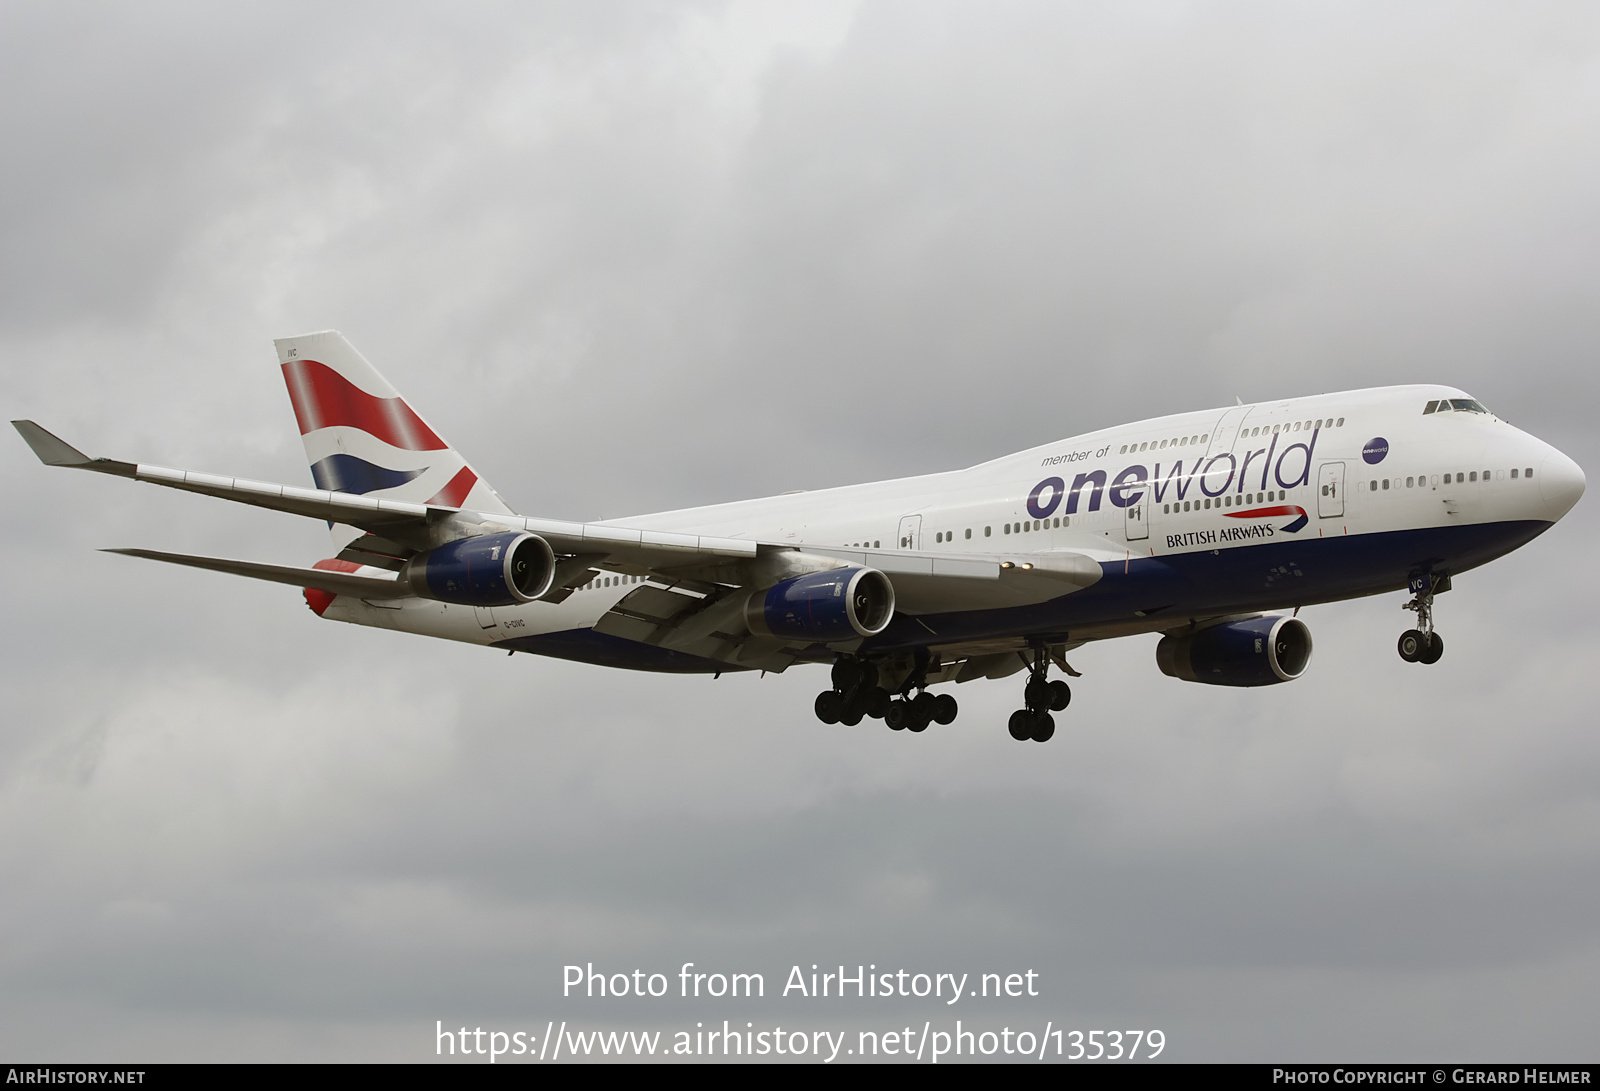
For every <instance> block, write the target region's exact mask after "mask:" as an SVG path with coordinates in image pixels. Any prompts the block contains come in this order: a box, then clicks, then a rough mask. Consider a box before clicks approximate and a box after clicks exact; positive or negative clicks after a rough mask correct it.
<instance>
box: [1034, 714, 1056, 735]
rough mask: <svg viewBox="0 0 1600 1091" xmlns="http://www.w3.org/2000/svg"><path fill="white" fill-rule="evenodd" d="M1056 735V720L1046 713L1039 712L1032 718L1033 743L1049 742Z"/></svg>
mask: <svg viewBox="0 0 1600 1091" xmlns="http://www.w3.org/2000/svg"><path fill="white" fill-rule="evenodd" d="M1055 733H1056V718H1055V717H1054V716H1052V715H1050V713H1048V712H1040V713H1038V714H1037V715H1035V716H1034V718H1033V735H1032V738H1033V741H1034V742H1049V741H1050V739H1051V737H1052V736H1053V735H1055Z"/></svg>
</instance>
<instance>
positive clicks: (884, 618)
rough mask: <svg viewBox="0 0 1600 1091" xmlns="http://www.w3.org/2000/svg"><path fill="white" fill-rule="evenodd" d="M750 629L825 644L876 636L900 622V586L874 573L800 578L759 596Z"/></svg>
mask: <svg viewBox="0 0 1600 1091" xmlns="http://www.w3.org/2000/svg"><path fill="white" fill-rule="evenodd" d="M744 617H745V624H747V625H748V626H749V627H750V631H751V632H753V633H756V634H758V635H760V636H775V637H780V638H782V639H784V640H809V641H813V642H819V643H823V644H829V643H833V642H835V641H841V640H856V639H859V638H860V637H864V636H875V635H877V634H878V633H881V632H883V631H884V630H885V629H887V628H888V627H889V622H890V621H891V620H892V619H893V618H894V585H893V584H891V583H890V582H889V577H888V576H885V575H884V574H883V573H882V572H879V571H877V570H875V569H871V568H836V569H833V570H832V571H828V572H812V573H810V574H808V575H805V576H796V577H795V578H794V579H791V580H784V581H783V582H782V583H780V584H776V585H774V586H772V587H769V588H767V589H766V590H765V591H756V592H753V593H752V594H751V595H750V597H749V599H747V600H746V601H745V607H744Z"/></svg>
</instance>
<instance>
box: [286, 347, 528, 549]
mask: <svg viewBox="0 0 1600 1091" xmlns="http://www.w3.org/2000/svg"><path fill="white" fill-rule="evenodd" d="M273 344H274V345H276V346H277V348H278V362H279V363H280V364H281V365H283V381H284V382H285V383H286V384H287V385H288V387H289V401H290V402H292V403H293V405H294V416H295V421H296V422H297V423H298V424H299V425H300V439H301V441H302V442H303V443H304V444H305V447H306V460H307V461H308V462H309V463H310V464H311V476H312V479H313V480H315V481H316V483H317V488H319V489H332V490H337V491H339V492H348V493H360V494H362V495H373V496H380V497H385V498H388V499H393V500H408V501H410V502H412V503H416V504H437V505H439V506H441V507H447V508H467V509H470V510H472V511H482V512H491V513H494V514H498V515H511V514H513V512H512V511H511V509H510V508H508V507H507V506H506V503H505V501H503V500H501V499H500V494H499V493H497V492H495V491H494V489H493V488H491V487H490V485H489V483H488V482H487V481H485V480H483V478H481V477H479V476H478V473H477V471H475V470H474V469H473V468H472V467H471V466H469V465H467V460H466V459H464V458H462V457H461V456H460V455H459V454H457V453H456V450H455V448H453V447H451V446H450V445H449V444H448V443H446V442H445V441H444V440H443V439H441V438H440V436H439V433H437V432H435V431H434V430H433V429H432V428H430V427H429V426H428V423H427V422H426V421H424V420H423V419H422V418H421V417H420V416H418V415H417V413H416V411H415V410H413V409H412V408H411V407H410V406H409V405H407V404H406V401H405V399H404V398H402V397H401V396H400V392H399V391H398V390H396V389H395V388H394V387H392V386H390V385H389V382H388V380H386V379H385V378H384V377H383V376H382V375H379V374H378V370H377V368H375V367H373V366H372V365H371V364H369V363H367V361H366V359H365V357H363V356H362V355H361V354H360V353H359V352H357V351H356V350H355V349H354V348H353V347H351V345H350V342H348V341H346V340H345V339H344V337H343V336H342V335H341V334H339V332H338V331H336V330H324V331H323V332H321V333H306V334H301V335H300V336H298V337H285V338H282V339H281V340H278V341H274V342H273ZM332 531H333V542H334V546H335V548H338V549H342V548H344V547H345V546H346V545H348V544H349V543H350V542H351V541H352V540H354V539H355V538H357V537H358V536H360V534H361V531H359V530H357V529H356V528H355V527H350V526H345V525H343V524H334V525H333V527H332Z"/></svg>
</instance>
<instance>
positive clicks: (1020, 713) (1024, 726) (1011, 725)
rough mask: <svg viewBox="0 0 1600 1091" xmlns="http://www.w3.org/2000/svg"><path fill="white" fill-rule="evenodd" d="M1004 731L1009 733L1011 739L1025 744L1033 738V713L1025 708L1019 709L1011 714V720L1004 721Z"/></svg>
mask: <svg viewBox="0 0 1600 1091" xmlns="http://www.w3.org/2000/svg"><path fill="white" fill-rule="evenodd" d="M1006 730H1007V731H1009V732H1011V737H1012V738H1013V739H1016V740H1017V741H1018V742H1027V741H1028V740H1029V739H1031V738H1033V713H1031V712H1029V711H1028V710H1027V709H1025V708H1019V709H1017V711H1015V712H1013V713H1012V714H1011V719H1010V720H1008V721H1006Z"/></svg>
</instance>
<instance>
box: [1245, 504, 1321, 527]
mask: <svg viewBox="0 0 1600 1091" xmlns="http://www.w3.org/2000/svg"><path fill="white" fill-rule="evenodd" d="M1285 515H1292V516H1294V519H1293V520H1292V521H1290V522H1287V523H1285V524H1283V526H1281V527H1279V528H1278V529H1279V530H1281V531H1283V532H1284V533H1285V534H1294V533H1297V532H1298V531H1301V530H1304V529H1305V525H1306V523H1307V522H1309V521H1310V519H1311V517H1310V516H1309V515H1307V514H1306V509H1305V508H1302V507H1301V506H1300V505H1299V504H1274V505H1272V506H1270V507H1265V508H1251V509H1250V510H1249V511H1230V512H1228V518H1229V519H1277V518H1280V517H1282V516H1285ZM1238 529H1240V530H1243V529H1245V528H1243V527H1240V528H1238Z"/></svg>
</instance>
